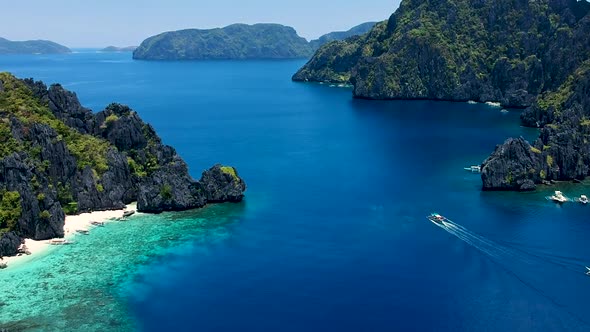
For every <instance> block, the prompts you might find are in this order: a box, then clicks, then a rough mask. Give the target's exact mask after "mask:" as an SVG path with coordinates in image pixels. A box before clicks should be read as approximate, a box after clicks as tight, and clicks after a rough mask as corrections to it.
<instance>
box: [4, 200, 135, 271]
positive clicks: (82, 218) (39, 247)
mask: <svg viewBox="0 0 590 332" xmlns="http://www.w3.org/2000/svg"><path fill="white" fill-rule="evenodd" d="M136 208H137V203H135V202H134V203H131V204H128V205H127V207H126V208H125V209H120V210H112V211H96V212H89V213H81V214H79V215H75V216H66V219H65V223H64V238H65V239H68V240H71V239H72V238H73V237H74V236H75V235H77V234H78V232H77V231H78V230H83V231H84V230H90V229H91V228H92V227H95V226H93V225H92V224H91V223H90V222H92V221H99V222H104V223H108V222H112V221H115V220H116V219H115V218H120V217H121V216H122V215H123V212H124V211H126V210H136ZM49 241H50V240H42V241H35V240H31V239H26V240H25V246H26V248H27V251H29V252H30V253H31V254H30V255H21V256H11V257H4V260H1V261H0V262H3V263H6V264H7V265H8V269H10V268H11V267H15V266H18V265H20V264H23V263H25V262H28V261H30V260H32V259H34V258H37V257H39V256H41V255H42V254H46V253H49V251H50V249H51V248H52V247H55V246H52V245H50V244H49Z"/></svg>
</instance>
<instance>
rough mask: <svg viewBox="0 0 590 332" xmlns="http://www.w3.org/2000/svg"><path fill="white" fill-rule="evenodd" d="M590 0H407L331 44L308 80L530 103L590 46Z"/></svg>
mask: <svg viewBox="0 0 590 332" xmlns="http://www.w3.org/2000/svg"><path fill="white" fill-rule="evenodd" d="M589 8H590V5H589V4H588V3H587V2H584V1H582V2H578V1H575V0H566V1H561V0H540V1H512V0H494V1H492V0H479V1H472V0H403V1H402V2H401V5H400V8H399V9H398V10H397V11H396V12H395V13H394V14H393V15H391V17H390V19H389V20H388V21H386V22H382V23H380V24H377V25H376V26H375V27H374V28H373V30H372V31H371V32H370V33H369V34H367V35H364V36H362V37H360V38H358V37H353V38H350V39H347V40H345V41H343V42H333V43H329V44H327V45H324V46H323V47H321V48H320V49H319V50H318V51H317V53H316V54H315V55H314V57H313V58H312V59H311V60H310V61H309V62H308V63H307V64H306V65H305V66H304V67H303V68H302V69H301V70H300V71H299V72H298V73H296V74H295V75H294V77H293V79H294V80H298V81H330V82H350V83H352V84H354V95H355V96H356V97H359V98H371V99H399V98H403V99H438V100H459V101H462V100H478V101H499V102H501V103H502V104H503V105H506V106H515V107H526V106H529V105H531V104H532V102H533V101H534V100H535V98H536V96H537V95H538V94H539V93H541V92H543V91H551V90H553V89H555V88H557V87H558V86H559V85H560V84H561V83H562V82H564V81H565V79H566V78H567V77H568V76H569V75H570V73H572V72H573V71H574V70H575V69H576V68H577V67H578V66H579V65H580V63H581V62H582V61H583V60H585V59H587V58H588V55H589V54H590V53H589V52H590V48H589V47H588V45H589V44H590V33H589V25H590V23H589V21H590V19H589V18H588V15H586V14H587V12H588V10H589Z"/></svg>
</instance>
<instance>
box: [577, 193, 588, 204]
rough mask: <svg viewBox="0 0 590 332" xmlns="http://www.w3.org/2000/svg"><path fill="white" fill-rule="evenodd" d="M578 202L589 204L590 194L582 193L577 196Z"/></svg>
mask: <svg viewBox="0 0 590 332" xmlns="http://www.w3.org/2000/svg"><path fill="white" fill-rule="evenodd" d="M576 202H578V203H582V204H588V196H586V195H581V196H580V197H579V198H576Z"/></svg>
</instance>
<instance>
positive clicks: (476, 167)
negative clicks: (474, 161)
mask: <svg viewBox="0 0 590 332" xmlns="http://www.w3.org/2000/svg"><path fill="white" fill-rule="evenodd" d="M463 169H464V170H466V171H470V172H473V173H481V166H479V165H474V166H471V167H463Z"/></svg>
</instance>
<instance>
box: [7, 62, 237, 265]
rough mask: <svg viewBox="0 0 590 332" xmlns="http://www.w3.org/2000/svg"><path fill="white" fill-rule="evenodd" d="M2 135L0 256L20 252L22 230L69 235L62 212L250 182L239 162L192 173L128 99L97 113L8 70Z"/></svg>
mask: <svg viewBox="0 0 590 332" xmlns="http://www.w3.org/2000/svg"><path fill="white" fill-rule="evenodd" d="M0 135H1V136H2V137H3V139H4V141H3V142H2V143H0V256H3V255H12V254H15V253H16V248H17V247H18V244H20V239H21V238H32V239H35V240H43V239H49V238H54V237H61V236H63V225H64V217H65V214H76V213H79V212H87V211H93V210H108V209H119V208H123V207H124V206H125V204H128V203H130V202H132V201H137V202H138V210H140V211H144V212H162V211H176V210H186V209H192V208H199V207H203V206H204V205H205V204H207V203H217V202H238V201H241V200H242V198H243V192H244V190H245V189H246V187H245V185H244V182H243V181H242V179H240V178H239V176H238V175H237V172H236V171H235V169H234V168H233V167H222V166H215V167H213V168H212V169H211V170H209V171H206V172H205V173H204V174H203V180H202V182H199V181H195V180H194V179H192V178H191V176H190V175H189V173H188V167H187V165H186V163H185V162H184V161H183V160H182V158H180V156H178V154H177V153H176V151H175V150H174V148H172V147H170V146H167V145H164V144H163V143H162V141H161V140H160V138H159V137H158V135H157V134H156V132H155V131H154V129H153V128H152V127H151V126H150V125H149V124H146V123H145V122H143V121H142V120H141V118H140V117H139V116H138V114H137V113H136V112H134V111H133V110H131V109H130V108H129V107H127V106H124V105H120V104H111V105H109V106H107V107H106V108H105V109H104V110H103V111H101V112H98V113H96V114H94V113H92V112H91V111H90V110H89V109H86V108H84V107H83V106H81V105H80V102H79V101H78V98H77V97H76V94H74V93H72V92H69V91H67V90H65V89H64V88H63V87H62V86H60V85H52V86H50V87H49V88H47V87H46V86H45V85H44V84H43V83H42V82H35V81H33V80H31V79H27V80H18V79H16V78H14V77H13V76H11V75H10V74H7V73H2V74H0ZM219 169H225V170H231V172H229V171H228V172H229V173H231V175H228V176H220V175H219V174H217V173H218V170H219ZM224 174H225V173H224Z"/></svg>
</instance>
